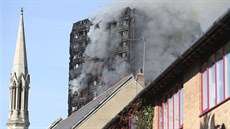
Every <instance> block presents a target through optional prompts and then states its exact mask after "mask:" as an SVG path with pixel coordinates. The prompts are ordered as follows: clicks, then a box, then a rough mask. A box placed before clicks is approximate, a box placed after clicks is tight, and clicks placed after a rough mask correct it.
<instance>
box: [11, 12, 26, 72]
mask: <svg viewBox="0 0 230 129" xmlns="http://www.w3.org/2000/svg"><path fill="white" fill-rule="evenodd" d="M12 72H15V73H18V74H20V73H23V74H27V73H28V68H27V57H26V43H25V32H24V21H23V8H22V9H21V15H20V23H19V28H18V37H17V43H16V49H15V55H14V64H13V70H12Z"/></svg>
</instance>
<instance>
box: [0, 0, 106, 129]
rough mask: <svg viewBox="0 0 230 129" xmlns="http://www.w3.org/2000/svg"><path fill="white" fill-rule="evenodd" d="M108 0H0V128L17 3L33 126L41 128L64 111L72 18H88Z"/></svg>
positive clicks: (6, 106)
mask: <svg viewBox="0 0 230 129" xmlns="http://www.w3.org/2000/svg"><path fill="white" fill-rule="evenodd" d="M108 2H109V1H108V0H107V1H101V0H95V1H94V0H67V1H64V0H61V1H58V0H48V1H46V0H35V1H32V0H31V1H30V0H0V30H1V33H0V128H1V129H6V122H7V118H8V110H9V77H10V73H11V70H12V65H13V57H14V51H15V45H16V38H17V33H18V25H19V17H20V8H21V7H24V24H25V36H26V45H27V46H26V47H27V58H28V65H29V66H28V67H29V73H30V76H31V82H30V90H29V115H30V116H29V117H30V123H31V125H30V128H31V129H44V128H46V127H47V126H49V125H50V124H51V123H52V122H53V121H54V120H56V119H57V118H59V117H62V118H65V117H66V116H67V91H68V89H67V87H68V66H69V64H68V63H69V34H70V32H71V29H72V25H73V23H74V22H76V21H78V20H81V19H84V18H88V17H89V16H91V15H92V14H93V13H94V12H95V11H97V10H98V9H100V8H101V7H103V6H105V5H106V4H107V3H108Z"/></svg>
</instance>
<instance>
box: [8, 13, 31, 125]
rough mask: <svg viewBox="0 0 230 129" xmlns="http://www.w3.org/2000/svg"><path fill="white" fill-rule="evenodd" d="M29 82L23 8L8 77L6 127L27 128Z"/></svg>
mask: <svg viewBox="0 0 230 129" xmlns="http://www.w3.org/2000/svg"><path fill="white" fill-rule="evenodd" d="M29 84H30V75H29V73H28V67H27V57H26V43H25V32H24V22H23V9H21V15H20V23H19V29H18V37H17V42H16V49H15V55H14V64H13V69H12V73H11V77H10V87H9V89H10V106H9V107H10V110H9V116H8V121H7V128H8V129H28V127H29V125H30V122H29V111H28V99H29Z"/></svg>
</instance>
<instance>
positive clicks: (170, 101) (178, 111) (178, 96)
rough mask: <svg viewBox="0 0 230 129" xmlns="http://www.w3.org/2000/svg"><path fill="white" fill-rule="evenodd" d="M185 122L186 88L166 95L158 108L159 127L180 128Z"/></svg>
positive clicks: (165, 128)
mask: <svg viewBox="0 0 230 129" xmlns="http://www.w3.org/2000/svg"><path fill="white" fill-rule="evenodd" d="M183 123H184V90H183V88H181V89H178V90H177V91H176V92H172V93H170V94H168V95H166V96H165V98H164V99H163V100H162V102H161V106H160V107H159V109H158V129H178V128H182V127H183Z"/></svg>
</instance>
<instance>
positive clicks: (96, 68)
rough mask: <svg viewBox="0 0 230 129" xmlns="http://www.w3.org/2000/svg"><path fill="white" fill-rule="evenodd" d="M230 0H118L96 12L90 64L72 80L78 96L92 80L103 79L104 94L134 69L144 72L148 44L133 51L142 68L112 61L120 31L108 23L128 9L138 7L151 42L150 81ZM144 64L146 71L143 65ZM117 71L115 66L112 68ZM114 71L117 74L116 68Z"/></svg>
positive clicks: (139, 27)
mask: <svg viewBox="0 0 230 129" xmlns="http://www.w3.org/2000/svg"><path fill="white" fill-rule="evenodd" d="M227 5H228V0H225V1H220V0H212V1H208V2H207V1H193V2H190V1H186V0H185V1H176V2H175V1H171V0H168V1H163V2H162V1H161V2H159V1H153V0H151V1H143V0H133V1H119V2H116V1H114V2H112V3H111V5H108V6H106V7H104V8H102V9H101V10H100V11H98V12H97V13H95V14H93V16H92V17H91V21H92V22H93V25H92V26H91V28H90V31H89V33H88V36H89V37H90V40H91V43H90V44H89V45H88V46H87V48H86V51H85V57H86V58H85V63H84V65H83V68H82V71H81V74H80V76H79V77H78V78H76V79H74V80H72V81H70V85H71V86H72V91H73V92H78V93H79V92H80V91H81V90H82V89H84V88H85V87H86V86H87V83H88V82H89V80H90V79H92V77H91V76H99V77H100V80H101V81H102V82H103V83H102V84H101V85H100V86H98V88H97V90H98V92H99V93H100V92H102V91H104V90H105V89H107V88H108V87H109V86H111V85H113V84H115V83H116V82H118V81H119V80H120V79H121V78H123V77H124V76H126V75H128V74H129V73H130V71H132V69H134V71H138V69H140V68H141V67H142V64H143V62H141V61H140V60H142V59H140V58H142V57H143V45H140V44H143V43H144V42H143V40H137V41H136V44H139V46H138V47H137V48H135V52H134V53H133V55H134V56H133V58H132V59H133V61H134V62H137V65H136V66H132V64H129V63H127V62H126V61H125V60H124V59H123V58H121V57H116V58H115V59H114V60H115V61H114V62H113V64H111V60H110V58H111V57H112V56H113V51H114V50H115V49H116V48H117V46H118V45H119V42H120V41H119V40H120V35H119V34H118V33H117V31H116V29H115V28H112V27H111V28H110V29H108V23H109V22H111V21H117V20H118V19H119V18H120V17H121V13H122V11H123V10H124V8H126V7H130V8H131V9H136V12H135V30H136V31H137V33H139V36H137V37H135V38H137V39H141V38H142V37H144V39H145V59H144V60H145V65H144V68H145V70H144V73H145V79H146V83H148V82H149V81H151V80H153V79H154V78H156V77H157V76H158V75H159V74H160V73H161V72H162V71H163V70H164V69H165V68H166V67H167V66H169V65H170V63H172V62H173V61H174V60H175V59H176V58H177V57H179V56H180V55H181V54H182V53H183V52H184V51H185V50H186V49H187V48H189V47H190V46H191V45H192V44H193V42H194V41H195V40H196V39H197V38H198V37H199V36H200V35H201V29H202V31H205V30H206V29H207V27H208V26H210V25H211V23H212V22H213V21H214V20H216V19H217V18H218V16H220V15H221V14H222V13H223V12H224V11H225V10H226V9H227V8H228V6H227ZM140 66H141V67H140ZM111 67H112V68H111ZM111 69H113V70H111Z"/></svg>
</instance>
